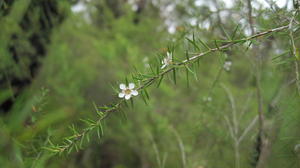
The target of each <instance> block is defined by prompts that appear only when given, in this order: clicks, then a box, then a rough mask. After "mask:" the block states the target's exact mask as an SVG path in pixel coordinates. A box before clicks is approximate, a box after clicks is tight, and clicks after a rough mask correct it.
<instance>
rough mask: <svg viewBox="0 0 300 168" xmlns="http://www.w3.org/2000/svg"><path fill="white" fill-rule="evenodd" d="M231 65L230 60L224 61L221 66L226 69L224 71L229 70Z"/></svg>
mask: <svg viewBox="0 0 300 168" xmlns="http://www.w3.org/2000/svg"><path fill="white" fill-rule="evenodd" d="M231 65H232V62H231V61H226V62H225V63H224V65H223V68H224V69H225V70H226V71H230V67H231Z"/></svg>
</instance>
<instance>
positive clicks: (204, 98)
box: [203, 96, 212, 102]
mask: <svg viewBox="0 0 300 168" xmlns="http://www.w3.org/2000/svg"><path fill="white" fill-rule="evenodd" d="M203 101H205V102H211V101H212V97H210V96H208V97H203Z"/></svg>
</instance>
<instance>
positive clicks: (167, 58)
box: [161, 52, 172, 69]
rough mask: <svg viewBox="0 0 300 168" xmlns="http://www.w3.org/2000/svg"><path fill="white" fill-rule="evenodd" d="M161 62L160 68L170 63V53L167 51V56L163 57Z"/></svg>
mask: <svg viewBox="0 0 300 168" xmlns="http://www.w3.org/2000/svg"><path fill="white" fill-rule="evenodd" d="M161 63H162V66H161V69H164V68H165V67H167V66H168V65H170V64H172V53H170V52H167V57H166V58H164V59H163V60H162V62H161Z"/></svg>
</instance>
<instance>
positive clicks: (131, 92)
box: [119, 83, 139, 100]
mask: <svg viewBox="0 0 300 168" xmlns="http://www.w3.org/2000/svg"><path fill="white" fill-rule="evenodd" d="M134 87H135V85H134V83H129V85H128V87H127V86H126V85H125V84H123V83H122V84H120V89H121V90H122V91H121V92H120V93H119V98H125V99H126V100H128V99H130V98H131V96H137V95H138V94H139V93H138V91H137V90H135V89H134Z"/></svg>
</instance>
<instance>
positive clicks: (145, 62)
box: [143, 57, 150, 68]
mask: <svg viewBox="0 0 300 168" xmlns="http://www.w3.org/2000/svg"><path fill="white" fill-rule="evenodd" d="M143 63H144V66H145V68H150V64H149V58H148V57H145V58H144V59H143Z"/></svg>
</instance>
